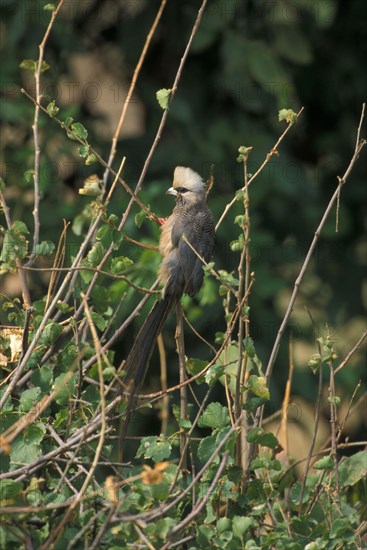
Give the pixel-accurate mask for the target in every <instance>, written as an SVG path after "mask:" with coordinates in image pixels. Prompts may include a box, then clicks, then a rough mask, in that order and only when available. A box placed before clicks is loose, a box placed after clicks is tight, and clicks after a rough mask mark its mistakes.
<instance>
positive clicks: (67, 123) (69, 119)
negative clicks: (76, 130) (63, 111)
mask: <svg viewBox="0 0 367 550" xmlns="http://www.w3.org/2000/svg"><path fill="white" fill-rule="evenodd" d="M73 121H74V119H73V117H72V116H67V117H66V119H65V120H64V122H63V126H64V127H65V128H70V126H71V124H72V123H73Z"/></svg>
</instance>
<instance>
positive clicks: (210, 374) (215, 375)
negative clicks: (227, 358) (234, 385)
mask: <svg viewBox="0 0 367 550" xmlns="http://www.w3.org/2000/svg"><path fill="white" fill-rule="evenodd" d="M223 374H224V367H223V365H219V364H217V363H216V364H215V365H213V366H212V367H210V369H209V370H208V371H207V372H206V374H205V382H206V383H207V384H208V386H209V387H210V388H212V387H213V386H214V384H215V382H216V381H217V380H219V378H220V377H221V376H223Z"/></svg>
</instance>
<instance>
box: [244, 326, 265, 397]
mask: <svg viewBox="0 0 367 550" xmlns="http://www.w3.org/2000/svg"><path fill="white" fill-rule="evenodd" d="M243 345H244V347H245V352H246V355H247V356H248V357H251V359H253V358H254V357H255V355H256V350H255V345H254V341H253V339H252V338H251V336H246V338H244V340H243ZM259 397H261V396H259Z"/></svg>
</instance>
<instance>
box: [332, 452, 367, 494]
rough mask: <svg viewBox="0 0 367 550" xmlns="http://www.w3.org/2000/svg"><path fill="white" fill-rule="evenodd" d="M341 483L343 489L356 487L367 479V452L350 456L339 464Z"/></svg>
mask: <svg viewBox="0 0 367 550" xmlns="http://www.w3.org/2000/svg"><path fill="white" fill-rule="evenodd" d="M338 471H339V483H340V486H341V487H350V486H352V485H355V484H356V483H357V482H358V481H360V480H361V479H366V477H367V451H365V450H364V451H359V452H358V453H356V454H354V455H353V456H348V457H347V458H345V459H344V460H343V461H342V462H341V463H340V464H339V468H338Z"/></svg>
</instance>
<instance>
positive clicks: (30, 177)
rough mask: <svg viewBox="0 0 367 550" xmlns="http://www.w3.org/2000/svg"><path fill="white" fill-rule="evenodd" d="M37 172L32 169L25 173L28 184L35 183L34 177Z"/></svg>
mask: <svg viewBox="0 0 367 550" xmlns="http://www.w3.org/2000/svg"><path fill="white" fill-rule="evenodd" d="M35 173H36V172H35V171H34V169H33V168H30V169H29V170H26V171H25V172H24V180H25V182H26V183H34V175H35Z"/></svg>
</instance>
